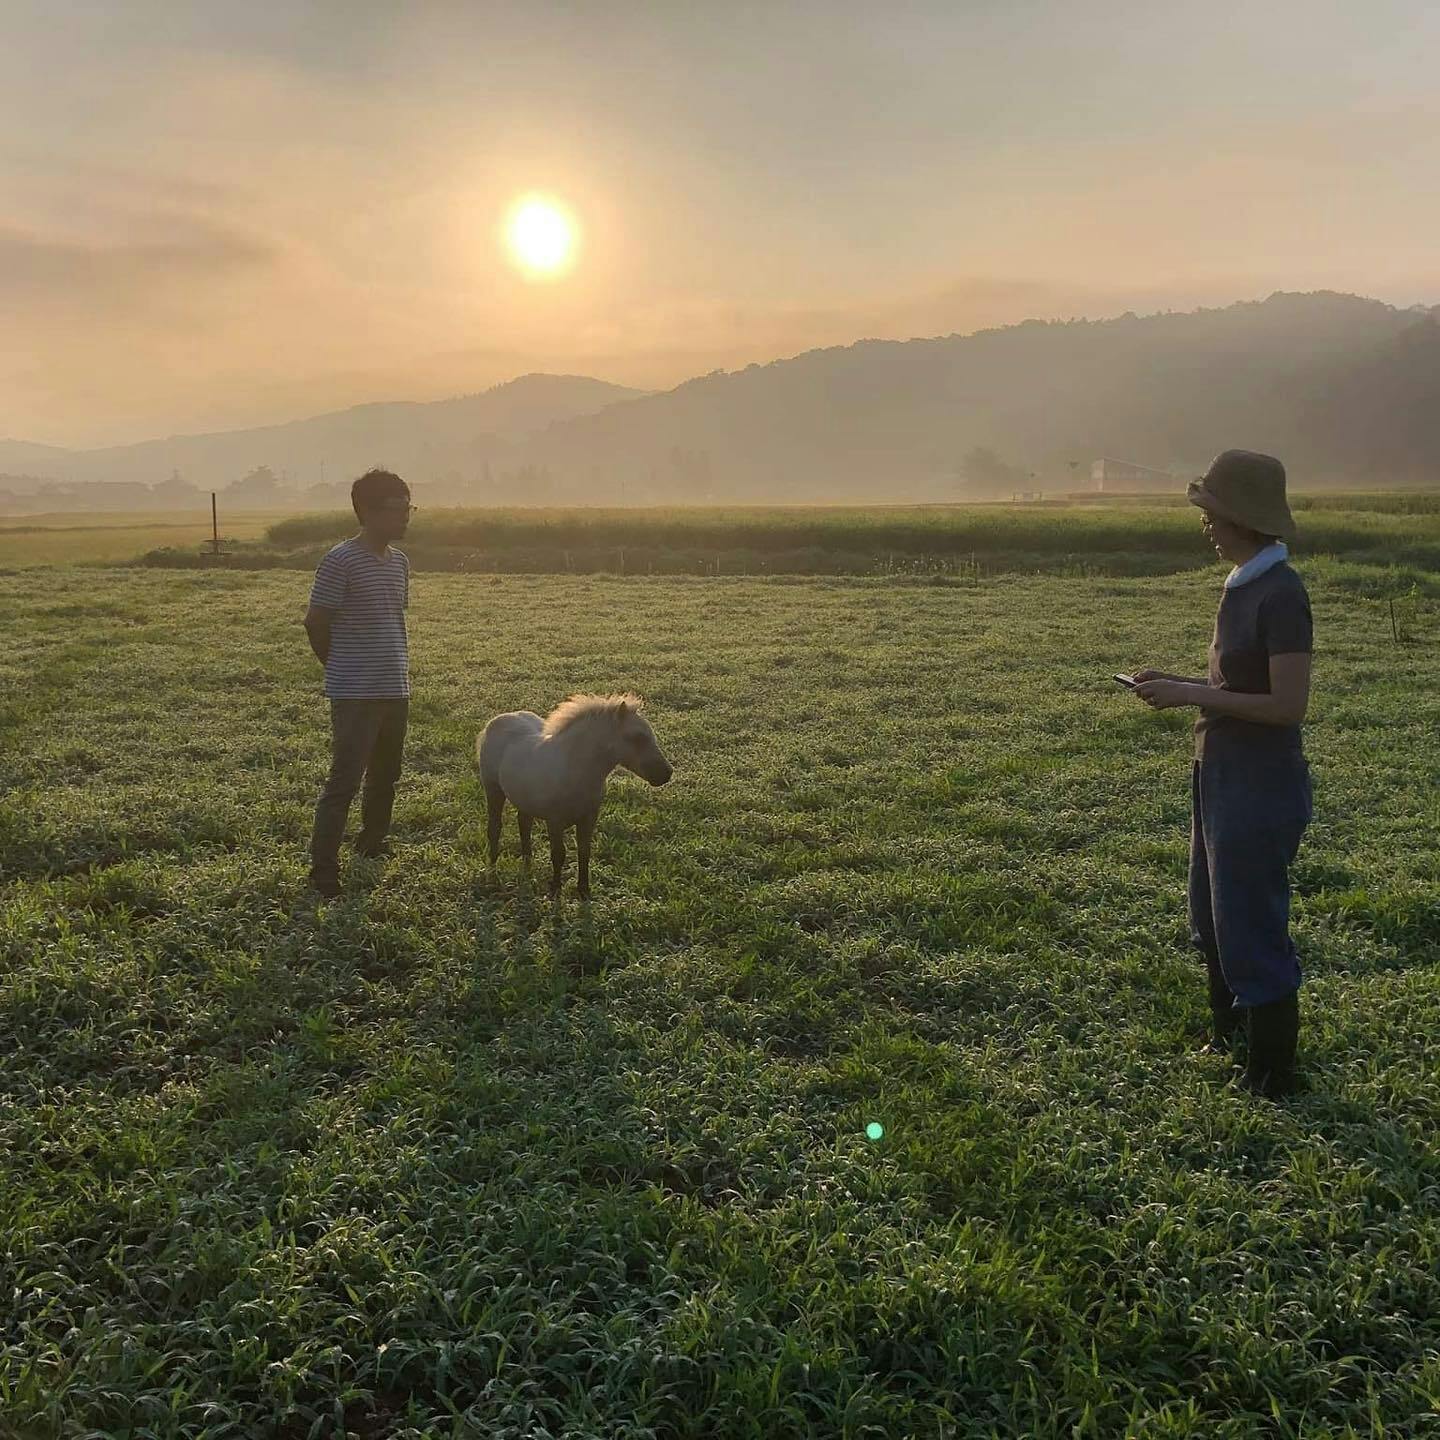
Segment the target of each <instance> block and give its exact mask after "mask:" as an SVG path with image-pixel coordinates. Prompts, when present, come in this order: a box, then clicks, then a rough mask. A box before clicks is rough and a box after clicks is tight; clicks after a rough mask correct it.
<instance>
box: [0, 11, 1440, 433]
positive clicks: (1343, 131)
mask: <svg viewBox="0 0 1440 1440" xmlns="http://www.w3.org/2000/svg"><path fill="white" fill-rule="evenodd" d="M0 37H3V39H0V121H3V124H0V315H3V317H4V320H3V325H0V436H9V437H11V438H22V439H30V440H40V441H46V442H50V443H55V444H95V443H104V442H110V441H121V440H130V439H141V438H146V437H149V436H151V435H154V434H157V433H165V432H169V431H174V430H190V429H203V428H218V427H222V426H229V425H240V424H252V423H258V422H261V421H266V420H274V419H288V418H291V417H294V416H297V415H301V414H306V413H310V412H312V411H314V410H317V409H323V408H330V407H333V406H337V405H343V404H350V403H353V402H355V401H359V400H367V399H379V398H419V399H426V398H432V397H434V396H438V395H447V394H454V393H458V392H463V391H467V390H475V389H480V388H483V387H484V386H486V385H489V384H493V383H494V382H495V381H497V380H501V379H506V378H509V377H510V376H512V375H514V374H516V373H520V372H523V371H525V370H530V369H550V370H572V371H583V372H586V373H590V374H596V375H600V376H602V377H603V378H607V379H613V380H617V381H622V382H626V383H632V384H643V385H657V386H658V385H668V384H673V383H675V382H677V381H678V380H680V379H683V378H685V377H686V376H688V375H690V374H693V373H696V372H697V371H703V370H708V369H713V368H715V367H716V366H722V365H723V366H726V367H727V368H728V367H733V366H735V365H738V364H744V363H748V362H749V361H751V360H766V359H771V358H774V357H776V356H780V355H786V354H793V353H795V352H797V351H799V350H803V349H806V348H809V347H810V346H813V345H817V344H839V343H845V342H848V341H849V340H852V339H856V338H859V337H861V336H864V335H886V336H908V335H915V334H940V333H946V332H949V331H952V330H969V329H973V328H976V327H977V326H979V325H985V324H994V323H1002V322H1007V321H1010V320H1015V319H1020V318H1024V317H1025V316H1028V315H1042V316H1060V315H1075V314H1109V313H1115V312H1117V311H1119V310H1123V309H1126V308H1135V309H1159V308H1166V307H1174V308H1188V307H1189V306H1191V305H1194V304H1196V303H1215V302H1224V301H1229V300H1233V299H1241V298H1254V297H1257V296H1260V295H1263V294H1265V293H1268V292H1269V291H1270V290H1273V289H1277V288H1284V289H1316V288H1322V287H1331V288H1337V289H1347V290H1355V291H1358V292H1361V293H1365V294H1371V295H1377V296H1380V297H1381V298H1384V299H1387V300H1391V301H1394V302H1396V303H1400V304H1412V303H1417V302H1423V303H1427V304H1433V303H1436V302H1437V301H1440V259H1437V246H1436V236H1437V233H1440V186H1437V185H1436V177H1437V175H1440V99H1437V91H1436V84H1435V68H1434V57H1435V56H1436V54H1440V6H1437V5H1435V4H1434V3H1433V0H1367V3H1365V4H1363V5H1362V4H1357V3H1355V0H1339V3H1328V0H1268V3H1265V4H1260V5H1257V4H1255V3H1254V0H1211V3H1207V4H1203V5H1202V4H1196V3H1194V0H1184V3H1173V4H1172V3H1168V0H1133V3H1132V0H1123V3H1120V0H1116V3H1085V0H1071V3H1058V0H1055V3H1043V4H1042V3H1026V0H993V3H992V0H984V3H973V0H935V3H919V0H910V3H906V0H885V3H879V0H868V3H855V4H850V3H841V0H829V3H800V0H792V3H785V0H771V3H764V4H758V3H757V4H750V3H744V0H714V3H709V0H684V3H682V0H650V3H622V0H612V3H607V0H574V3H570V4H563V3H553V0H552V3H546V0H514V3H510V4H487V3H483V0H466V3H460V0H404V3H402V0H393V3H388V4H380V3H370V0H344V3H317V0H244V3H243V4H242V3H239V0H226V3H218V0H189V3H179V0H87V3H82V0H0ZM530 190H540V191H544V192H548V193H551V194H554V195H556V196H558V197H560V198H561V199H563V200H564V201H565V202H566V203H567V204H568V205H569V206H570V208H571V209H572V210H573V212H574V213H575V215H576V216H577V218H578V220H579V222H580V225H581V227H582V239H581V245H580V251H579V256H578V263H577V264H576V265H575V267H574V269H573V271H572V272H571V273H570V274H569V275H568V276H567V277H565V278H564V279H561V280H555V281H551V282H548V283H539V284H537V283H534V282H531V281H529V280H527V279H526V278H525V277H524V276H522V275H521V274H520V273H519V272H517V271H516V269H515V268H514V267H513V266H512V265H511V264H510V262H509V260H508V257H507V256H506V254H505V251H504V249H503V247H502V246H501V244H500V243H499V239H498V227H499V224H500V221H501V217H502V215H503V213H504V211H505V209H506V207H507V205H508V204H509V203H510V202H511V201H512V199H513V198H514V197H516V196H517V195H519V194H521V193H523V192H526V191H530Z"/></svg>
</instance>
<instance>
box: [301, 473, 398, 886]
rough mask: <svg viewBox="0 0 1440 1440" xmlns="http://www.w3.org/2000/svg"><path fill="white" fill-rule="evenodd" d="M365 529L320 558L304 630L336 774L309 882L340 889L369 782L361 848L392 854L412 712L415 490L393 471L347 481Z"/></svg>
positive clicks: (325, 797) (329, 784)
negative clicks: (357, 802)
mask: <svg viewBox="0 0 1440 1440" xmlns="http://www.w3.org/2000/svg"><path fill="white" fill-rule="evenodd" d="M350 502H351V504H352V505H354V507H355V514H356V515H357V516H358V517H359V520H360V533H359V534H358V535H356V536H354V537H352V538H351V539H349V540H342V541H341V542H340V544H338V545H336V546H335V548H334V549H333V550H331V551H330V552H329V554H327V555H326V556H325V558H324V559H323V560H322V561H321V562H320V568H319V569H318V570H317V571H316V572H315V584H314V586H313V587H312V588H311V591H310V609H309V611H308V612H307V613H306V616H305V630H306V633H307V634H308V635H309V637H310V648H311V649H312V650H313V651H314V652H315V655H316V657H317V658H318V659H319V660H320V662H321V664H323V665H324V666H325V694H326V696H327V697H328V698H329V700H330V729H331V750H330V778H329V779H328V780H327V781H326V782H325V789H324V792H323V793H322V794H321V796H320V803H319V804H318V805H317V806H316V807H315V829H314V833H313V834H312V836H311V838H310V884H311V887H312V888H313V889H315V890H317V891H319V893H320V894H321V895H324V896H327V897H332V898H333V897H334V896H336V895H338V894H339V893H340V841H341V839H342V838H343V836H344V834H345V821H346V818H347V816H348V815H349V813H350V802H351V801H352V800H353V799H354V798H355V792H356V791H357V790H358V789H359V788H360V782H361V780H362V779H363V780H364V782H365V795H364V799H363V800H362V802H361V825H360V834H359V836H358V837H357V838H356V840H355V853H356V854H357V855H364V856H368V857H370V858H373V859H378V858H380V857H382V856H384V855H388V854H389V853H390V852H389V846H388V845H387V844H386V840H385V837H386V835H387V834H388V833H389V830H390V812H391V808H392V807H393V805H394V803H395V782H396V780H398V779H399V778H400V761H401V756H402V755H403V753H404V749H405V726H406V723H407V721H408V719H409V713H410V657H409V649H408V645H407V637H406V634H405V608H406V606H407V605H408V604H409V603H410V562H409V560H407V559H406V558H405V555H404V552H403V551H400V550H397V549H395V547H394V546H393V545H392V543H391V542H392V541H394V540H398V539H399V538H400V537H401V536H402V535H403V534H404V533H405V527H406V526H407V525H408V524H409V523H410V510H411V505H410V487H409V486H408V485H406V484H405V482H404V481H403V480H402V479H401V478H400V477H399V476H398V475H394V474H392V473H391V472H390V471H389V470H370V471H367V472H366V473H365V474H364V475H362V476H361V477H360V478H359V479H358V480H357V481H356V482H355V484H354V485H353V486H351V488H350Z"/></svg>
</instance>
